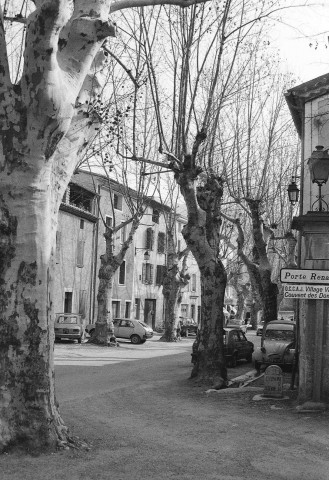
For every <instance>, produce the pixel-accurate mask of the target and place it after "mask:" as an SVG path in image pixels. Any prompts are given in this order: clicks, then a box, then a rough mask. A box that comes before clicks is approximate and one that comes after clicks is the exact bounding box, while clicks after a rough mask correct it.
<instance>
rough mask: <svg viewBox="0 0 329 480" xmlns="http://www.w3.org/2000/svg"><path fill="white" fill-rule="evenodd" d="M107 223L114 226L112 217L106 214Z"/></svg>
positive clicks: (108, 225)
mask: <svg viewBox="0 0 329 480" xmlns="http://www.w3.org/2000/svg"><path fill="white" fill-rule="evenodd" d="M105 223H106V226H107V227H112V217H109V216H108V215H106V217H105Z"/></svg>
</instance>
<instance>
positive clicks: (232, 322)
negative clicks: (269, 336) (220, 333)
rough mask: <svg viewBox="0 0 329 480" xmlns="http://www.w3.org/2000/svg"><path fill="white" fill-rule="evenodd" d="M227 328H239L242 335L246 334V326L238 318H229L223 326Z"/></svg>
mask: <svg viewBox="0 0 329 480" xmlns="http://www.w3.org/2000/svg"><path fill="white" fill-rule="evenodd" d="M225 326H226V327H227V328H240V330H242V331H243V332H244V333H247V330H248V325H247V324H245V323H244V321H243V320H241V319H239V318H230V319H229V320H228V322H227V324H226V325H225Z"/></svg>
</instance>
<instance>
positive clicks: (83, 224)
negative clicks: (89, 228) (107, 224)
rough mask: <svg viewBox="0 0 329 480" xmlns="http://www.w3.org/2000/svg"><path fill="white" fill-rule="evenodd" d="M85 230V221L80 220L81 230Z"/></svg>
mask: <svg viewBox="0 0 329 480" xmlns="http://www.w3.org/2000/svg"><path fill="white" fill-rule="evenodd" d="M84 228H85V221H84V220H82V219H81V220H80V230H83V229H84Z"/></svg>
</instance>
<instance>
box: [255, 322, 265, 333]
mask: <svg viewBox="0 0 329 480" xmlns="http://www.w3.org/2000/svg"><path fill="white" fill-rule="evenodd" d="M264 323H265V322H264V321H263V320H262V321H261V322H260V323H259V324H258V325H257V330H256V335H257V336H258V335H262V333H263V327H264Z"/></svg>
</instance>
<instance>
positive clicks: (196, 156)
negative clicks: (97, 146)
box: [131, 0, 272, 388]
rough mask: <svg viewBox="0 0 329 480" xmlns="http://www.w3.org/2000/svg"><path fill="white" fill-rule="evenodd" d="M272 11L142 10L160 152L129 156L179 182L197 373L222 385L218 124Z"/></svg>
mask: <svg viewBox="0 0 329 480" xmlns="http://www.w3.org/2000/svg"><path fill="white" fill-rule="evenodd" d="M271 12H272V11H271V2H266V1H262V2H253V1H247V2H240V1H236V2H233V1H230V0H227V1H224V2H223V3H222V4H221V5H218V6H216V8H211V9H210V8H208V6H206V5H194V6H192V7H191V8H190V9H189V10H184V11H176V10H175V9H168V8H166V7H164V8H163V9H162V13H159V15H158V16H157V17H156V30H155V27H154V26H153V25H154V24H152V22H150V21H149V18H148V17H147V15H146V13H145V12H144V11H141V12H138V13H139V18H140V25H141V28H143V31H144V32H145V33H144V35H145V40H144V42H143V48H144V50H145V56H146V58H147V66H148V70H147V72H148V82H149V85H150V89H151V98H152V100H153V108H154V110H155V112H156V120H157V130H158V153H159V155H157V157H155V156H154V157H153V159H150V158H141V157H140V156H138V155H136V154H134V153H133V154H132V155H131V159H132V160H139V161H142V162H144V163H145V164H147V165H153V166H155V165H157V166H158V167H160V168H164V169H170V170H172V171H173V173H174V179H175V181H176V183H177V185H178V186H179V188H180V192H181V194H182V197H183V199H184V202H185V205H186V209H187V224H186V225H185V226H184V228H183V230H182V234H183V236H184V239H185V241H186V244H187V246H188V247H189V249H190V251H191V252H192V254H193V256H194V258H195V260H196V262H197V264H198V267H199V270H200V276H201V289H202V305H201V325H200V330H199V334H198V337H197V343H198V347H197V356H196V357H197V361H196V364H195V366H194V368H193V371H192V376H193V377H195V378H197V379H198V381H200V382H204V383H207V384H212V385H214V386H215V387H216V388H222V387H223V386H225V385H226V381H227V371H226V366H225V361H224V355H223V321H224V318H223V316H224V315H223V305H224V294H225V287H226V280H227V278H226V271H225V268H224V265H223V262H222V260H221V258H220V254H219V250H220V244H221V240H222V238H221V235H220V226H221V223H222V218H221V215H220V211H221V203H222V198H223V192H224V179H223V177H222V176H221V172H222V168H221V167H220V160H221V149H220V144H219V142H218V140H217V138H218V131H219V130H221V129H222V128H224V122H226V116H227V115H229V112H230V109H231V103H232V101H233V99H234V96H235V95H236V92H237V88H238V89H242V90H243V89H244V88H245V86H247V85H248V81H249V80H248V75H245V72H246V71H247V68H246V67H247V65H248V63H249V61H250V58H251V57H252V55H253V54H254V49H253V48H251V47H250V38H252V37H253V35H254V34H257V33H258V32H259V30H260V29H261V28H262V22H261V21H260V20H262V19H264V18H266V17H268V16H269V15H270V13H271ZM164 19H165V20H164ZM162 24H166V25H169V28H167V29H165V28H161V26H162ZM155 31H156V32H158V39H157V37H155V36H154V32H155ZM262 33H263V34H264V31H262ZM159 42H161V45H162V48H161V50H160V49H159V48H158V45H159ZM241 53H243V55H241ZM239 79H241V80H240V82H238V80H239ZM242 82H244V84H242ZM237 85H238V87H237Z"/></svg>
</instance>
